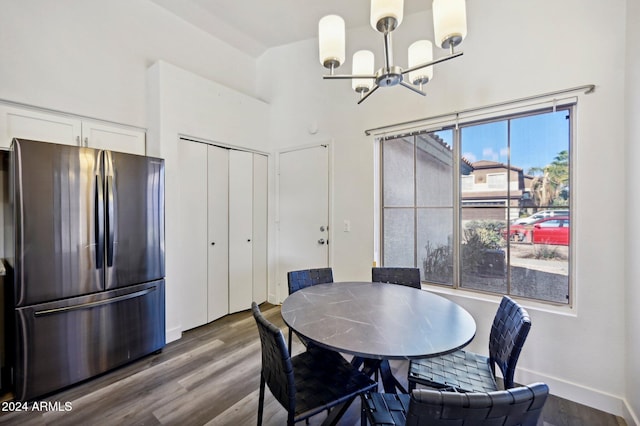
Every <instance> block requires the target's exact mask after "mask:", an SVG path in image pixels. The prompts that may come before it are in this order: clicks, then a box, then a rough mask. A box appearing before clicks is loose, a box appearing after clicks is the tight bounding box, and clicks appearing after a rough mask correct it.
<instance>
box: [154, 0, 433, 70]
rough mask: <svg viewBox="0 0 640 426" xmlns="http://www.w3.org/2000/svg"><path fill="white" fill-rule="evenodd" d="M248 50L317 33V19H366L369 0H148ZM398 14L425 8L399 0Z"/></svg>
mask: <svg viewBox="0 0 640 426" xmlns="http://www.w3.org/2000/svg"><path fill="white" fill-rule="evenodd" d="M151 1H152V2H154V3H156V4H157V5H159V6H161V7H163V8H165V9H166V10H168V11H169V12H171V13H173V14H175V15H177V16H179V17H180V18H182V19H184V20H185V21H187V22H189V23H191V24H192V25H194V26H196V27H198V28H200V29H202V30H204V31H206V32H208V33H210V34H211V35H213V36H215V37H217V38H219V39H221V40H223V41H224V42H226V43H228V44H230V45H231V46H234V47H236V48H237V49H239V50H241V51H243V52H245V53H247V54H248V55H250V56H253V57H256V58H257V57H258V56H260V55H261V54H262V53H263V52H264V51H265V50H267V49H269V48H271V47H275V46H280V45H284V44H289V43H293V42H296V41H300V40H305V39H309V38H314V37H316V36H317V31H318V20H320V18H322V17H323V16H324V15H328V14H331V13H335V14H338V15H340V16H342V17H343V18H344V20H345V23H346V26H347V28H356V27H362V26H365V25H369V13H370V2H369V0H151ZM404 3H405V4H404V14H405V15H409V14H411V13H416V12H419V11H421V10H425V9H426V8H430V6H431V5H430V2H429V1H427V0H405V2H404Z"/></svg>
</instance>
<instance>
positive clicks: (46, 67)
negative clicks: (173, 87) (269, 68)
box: [0, 0, 256, 127]
mask: <svg viewBox="0 0 640 426" xmlns="http://www.w3.org/2000/svg"><path fill="white" fill-rule="evenodd" d="M0 11H1V13H0V64H1V65H0V99H7V100H11V101H15V102H21V103H26V104H31V105H36V106H40V107H45V108H52V109H57V110H60V111H65V112H70V113H75V114H80V115H85V116H90V117H96V118H100V119H103V120H110V121H116V122H120V123H125V124H131V125H136V126H139V127H146V125H147V116H146V106H147V103H146V79H147V76H146V72H147V68H149V67H150V66H151V65H152V64H153V63H155V62H156V61H157V60H159V59H163V60H166V61H169V62H171V63H176V64H180V65H181V66H182V67H183V68H186V69H189V70H191V71H192V72H195V73H197V74H199V75H201V76H204V77H206V78H208V79H211V80H215V81H218V82H220V83H222V84H224V85H226V86H228V87H231V88H234V89H237V90H240V91H243V92H245V93H248V94H253V93H254V92H255V73H256V62H255V60H254V59H253V58H251V57H249V56H247V55H245V54H243V53H241V52H239V51H238V50H236V49H234V48H232V47H230V46H229V45H227V44H225V43H223V42H221V41H219V40H217V39H214V38H212V37H211V36H210V35H208V34H206V33H204V32H203V31H201V30H199V29H197V28H195V27H193V26H191V25H189V24H187V23H186V22H184V21H182V20H180V19H178V18H176V17H175V16H173V15H171V14H169V13H168V12H167V11H165V10H164V9H163V8H161V7H159V6H157V5H156V4H154V3H152V2H150V1H147V0H136V1H130V0H109V1H104V0H56V1H50V0H20V1H15V0H0ZM229 63H233V64H234V67H233V72H230V68H229V65H228V64H229Z"/></svg>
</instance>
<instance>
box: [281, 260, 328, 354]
mask: <svg viewBox="0 0 640 426" xmlns="http://www.w3.org/2000/svg"><path fill="white" fill-rule="evenodd" d="M332 282H333V269H331V268H317V269H302V270H299V271H289V272H287V284H288V285H289V294H293V293H295V292H296V291H298V290H301V289H303V288H307V287H311V286H312V285H316V284H328V283H332ZM298 337H299V338H300V341H301V342H302V343H303V344H304V345H305V346H307V345H308V343H309V342H308V341H307V340H306V339H305V338H303V337H300V336H298ZM292 338H293V330H292V329H291V328H289V344H288V346H287V347H288V348H289V353H291V339H292Z"/></svg>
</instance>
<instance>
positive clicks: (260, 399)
mask: <svg viewBox="0 0 640 426" xmlns="http://www.w3.org/2000/svg"><path fill="white" fill-rule="evenodd" d="M264 384H265V382H264V377H263V376H262V372H261V373H260V396H259V397H258V426H262V411H263V410H264Z"/></svg>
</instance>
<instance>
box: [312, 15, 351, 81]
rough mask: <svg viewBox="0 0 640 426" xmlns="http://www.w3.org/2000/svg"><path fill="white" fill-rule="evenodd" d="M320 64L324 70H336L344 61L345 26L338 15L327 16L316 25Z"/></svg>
mask: <svg viewBox="0 0 640 426" xmlns="http://www.w3.org/2000/svg"><path fill="white" fill-rule="evenodd" d="M318 47H319V51H320V63H321V64H322V65H323V66H324V67H326V68H330V69H333V68H338V67H339V66H340V65H342V64H343V63H344V59H345V25H344V19H342V18H341V17H340V16H338V15H327V16H325V17H323V18H322V19H320V22H319V23H318Z"/></svg>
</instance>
